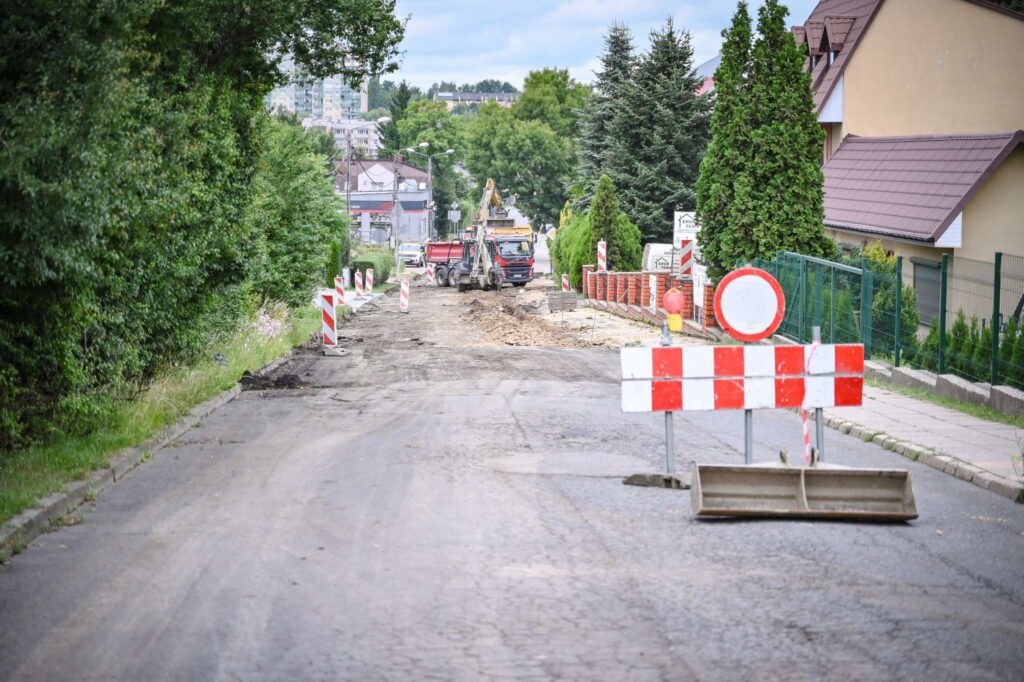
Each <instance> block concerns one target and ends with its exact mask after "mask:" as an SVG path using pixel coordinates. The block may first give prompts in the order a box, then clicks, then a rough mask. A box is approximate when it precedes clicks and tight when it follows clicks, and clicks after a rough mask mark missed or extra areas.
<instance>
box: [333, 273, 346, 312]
mask: <svg viewBox="0 0 1024 682" xmlns="http://www.w3.org/2000/svg"><path fill="white" fill-rule="evenodd" d="M334 293H335V295H336V299H335V301H334V303H335V305H345V280H344V278H342V277H335V278H334Z"/></svg>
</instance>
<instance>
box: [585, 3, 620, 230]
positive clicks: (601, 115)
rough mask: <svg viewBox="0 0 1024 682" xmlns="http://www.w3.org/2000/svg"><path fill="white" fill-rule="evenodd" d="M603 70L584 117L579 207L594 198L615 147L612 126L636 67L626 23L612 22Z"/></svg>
mask: <svg viewBox="0 0 1024 682" xmlns="http://www.w3.org/2000/svg"><path fill="white" fill-rule="evenodd" d="M604 46H605V47H604V54H602V55H601V70H600V71H599V72H597V73H596V74H595V76H596V79H595V81H594V95H593V97H592V99H591V103H590V106H589V107H587V109H586V110H585V111H584V112H583V115H582V116H581V118H580V137H579V143H578V146H579V151H578V162H577V168H576V179H575V184H576V186H577V188H578V195H577V206H576V209H575V210H581V209H582V208H585V206H586V205H587V204H589V203H590V200H591V199H592V198H593V195H594V189H595V186H596V184H597V180H598V178H599V177H600V176H601V174H602V173H603V172H604V171H603V169H604V167H605V165H606V164H607V162H608V157H609V154H610V150H611V126H612V119H613V117H614V108H615V106H616V103H617V102H619V101H620V100H621V99H622V98H623V97H624V96H625V92H624V91H625V89H626V88H627V87H628V86H629V83H630V79H631V78H632V71H633V36H632V35H631V34H630V32H629V28H628V27H627V26H625V25H624V24H617V23H616V24H612V26H611V28H609V29H608V34H607V35H606V36H605V39H604Z"/></svg>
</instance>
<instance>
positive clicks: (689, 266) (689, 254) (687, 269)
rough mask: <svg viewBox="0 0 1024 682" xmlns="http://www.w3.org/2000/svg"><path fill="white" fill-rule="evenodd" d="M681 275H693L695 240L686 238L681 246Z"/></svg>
mask: <svg viewBox="0 0 1024 682" xmlns="http://www.w3.org/2000/svg"><path fill="white" fill-rule="evenodd" d="M679 276H680V277H693V240H692V239H684V240H682V241H681V242H680V246H679Z"/></svg>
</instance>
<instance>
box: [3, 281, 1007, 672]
mask: <svg viewBox="0 0 1024 682" xmlns="http://www.w3.org/2000/svg"><path fill="white" fill-rule="evenodd" d="M548 287H550V283H548V282H547V281H545V280H542V281H538V282H534V283H531V284H530V285H529V286H527V287H523V288H518V289H513V288H510V287H506V288H503V289H501V290H500V291H471V292H466V293H462V294H460V293H457V292H456V291H455V290H454V289H450V288H448V289H441V288H436V287H429V286H426V285H425V284H424V283H423V282H413V284H412V287H411V296H410V311H409V312H408V313H401V312H399V310H398V297H397V295H394V294H392V295H388V296H383V297H379V298H377V299H376V300H374V301H373V302H372V303H371V304H368V305H366V306H363V307H362V308H361V309H360V310H359V311H358V313H357V314H356V315H355V316H353V317H351V318H350V319H348V320H346V321H344V322H343V323H341V324H340V327H339V329H338V341H339V348H340V351H341V354H340V355H338V356H325V355H323V354H321V353H319V351H318V348H317V347H316V346H309V347H304V348H299V349H296V351H295V352H294V353H293V354H292V356H290V357H289V358H288V359H287V361H286V362H284V363H283V364H281V366H279V367H277V368H276V369H275V370H274V371H273V372H272V373H271V374H270V375H268V376H267V377H265V378H262V379H259V380H253V381H251V382H248V384H249V385H248V386H246V387H245V390H243V392H242V393H241V394H240V396H239V397H238V398H236V399H235V400H233V401H232V402H230V403H228V404H227V405H225V406H223V407H222V408H220V409H218V410H217V411H216V412H214V413H213V414H212V415H210V416H209V417H207V418H206V419H204V420H203V421H202V422H201V423H199V424H198V425H197V426H196V428H194V429H193V430H192V431H190V432H189V433H188V434H186V435H185V436H183V437H182V438H181V439H180V440H179V441H178V442H176V443H174V444H172V445H171V446H170V447H168V448H165V449H164V450H162V451H160V452H158V453H157V454H156V455H155V456H154V457H153V458H152V459H151V460H150V461H148V462H146V463H145V464H143V465H141V466H140V467H138V468H137V469H136V470H135V471H133V472H132V473H131V474H130V475H129V476H128V477H127V478H126V479H125V480H124V481H123V482H120V483H118V484H117V485H115V486H113V487H112V488H111V489H109V490H108V491H106V492H105V493H104V494H103V495H102V496H100V497H99V498H98V499H96V500H95V501H93V502H90V503H89V504H87V505H86V507H85V508H84V509H83V510H82V518H81V522H80V523H78V524H76V525H74V526H71V527H68V528H64V529H62V530H60V531H59V532H56V533H52V534H48V535H44V536H41V537H40V538H38V539H37V540H36V541H35V542H34V543H32V545H31V546H30V547H29V548H28V549H27V551H25V552H24V553H23V554H21V555H19V556H18V557H16V558H15V559H14V560H13V561H12V562H10V564H8V565H7V566H5V567H4V568H2V569H0V613H3V614H4V615H3V617H2V618H0V664H2V665H0V671H2V672H0V677H2V678H4V679H13V680H38V679H83V678H82V675H81V671H83V670H87V671H89V672H90V675H91V676H92V677H91V679H97V680H99V679H102V680H137V679H147V680H163V679H168V680H170V679H182V680H184V679H244V680H277V679H285V678H287V679H314V680H316V679H322V680H334V679H352V680H369V679H389V680H390V679H394V680H399V679H401V680H405V679H445V680H448V679H466V680H471V679H472V680H476V679H501V678H513V679H581V680H593V679H609V680H646V679H651V680H670V679H671V680H674V679H737V680H739V679H785V680H794V679H857V680H861V679H907V678H912V679H929V680H946V679H948V680H960V679H1016V678H1018V677H1019V675H1020V671H1021V670H1022V669H1024V648H1022V647H1021V645H1020V642H1021V641H1022V639H1024V582H1022V581H1021V579H1020V578H1021V572H1022V566H1024V507H1022V505H1016V504H1014V503H1013V502H1011V501H1010V500H1008V499H1006V498H1004V497H1000V496H998V495H995V494H993V493H991V492H989V491H986V490H982V489H980V488H977V487H975V486H972V485H970V484H967V483H965V482H963V481H960V480H957V479H955V478H953V477H951V476H947V475H945V474H943V473H941V472H939V471H936V470H934V469H932V468H930V467H928V466H925V465H923V464H918V463H916V462H913V461H909V460H906V459H903V458H900V457H899V456H898V455H896V454H895V453H892V452H888V451H886V450H883V449H882V448H881V447H879V446H877V445H875V444H873V443H870V442H865V441H864V440H862V439H860V438H853V437H851V436H847V435H843V434H840V433H837V432H833V431H829V433H828V434H827V439H828V455H829V461H830V462H834V463H838V464H845V465H850V466H858V467H879V468H885V467H893V466H905V467H907V468H908V469H909V470H910V471H911V473H912V476H913V479H914V492H915V495H916V498H917V506H918V510H919V512H920V518H919V519H917V520H916V521H913V522H911V523H905V524H904V523H900V524H869V523H850V522H821V521H816V522H810V521H794V520H785V521H763V520H762V521H737V520H732V521H729V520H716V521H708V520H701V519H697V518H695V517H694V516H693V515H692V512H691V506H690V496H689V493H688V491H685V490H669V489H660V488H650V487H634V486H627V485H623V483H622V481H623V478H624V477H626V476H629V475H631V474H634V473H638V472H649V471H657V470H659V469H660V468H661V467H662V466H663V464H664V436H665V434H664V431H663V422H662V419H661V415H659V414H654V413H649V414H625V413H623V411H622V408H621V403H620V381H621V376H622V375H621V370H620V360H619V348H621V347H622V346H624V345H627V344H640V345H654V344H655V343H656V339H657V338H658V336H659V330H657V329H655V328H653V327H649V326H646V325H643V324H641V323H637V322H632V321H626V320H620V319H618V318H614V317H612V316H609V315H606V314H604V313H597V314H596V315H597V316H596V317H595V313H594V311H592V310H579V311H575V312H565V313H559V312H555V313H551V312H547V308H546V305H545V303H544V297H545V295H546V288H548ZM681 340H682V339H681V337H677V338H676V339H675V342H676V343H679V342H680V341H681ZM686 342H687V343H703V341H700V340H697V339H686ZM754 419H755V430H754V449H755V455H756V458H757V460H759V461H774V460H777V459H778V456H779V452H780V451H781V450H787V451H790V452H794V453H799V452H801V448H802V440H801V423H800V418H799V416H798V415H797V414H795V413H794V412H791V411H785V410H771V411H760V412H757V414H756V416H755V418H754ZM674 435H675V443H676V457H677V459H678V462H679V467H680V469H683V470H685V469H687V468H688V466H689V463H690V462H692V461H694V460H700V461H702V462H709V463H721V464H739V463H742V461H743V447H744V445H743V415H742V413H740V412H727V411H725V412H700V413H688V412H680V413H678V414H677V415H676V419H675V431H674Z"/></svg>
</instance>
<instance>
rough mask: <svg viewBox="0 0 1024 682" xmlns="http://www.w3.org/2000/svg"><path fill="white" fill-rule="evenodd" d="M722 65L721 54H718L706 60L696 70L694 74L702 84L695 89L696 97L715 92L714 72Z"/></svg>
mask: <svg viewBox="0 0 1024 682" xmlns="http://www.w3.org/2000/svg"><path fill="white" fill-rule="evenodd" d="M721 63H722V53H721V52H719V53H718V54H717V55H715V56H714V57H712V58H711V59H709V60H707V61H706V62H704V63H703V64H701V65H700V66H698V67H697V68H696V69H694V72H695V73H696V74H697V77H698V78H700V79H701V81H702V84H701V86H700V88H698V89H697V94H698V95H703V94H704V93H706V92H714V91H715V71H716V70H717V69H718V65H719V64H721Z"/></svg>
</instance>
